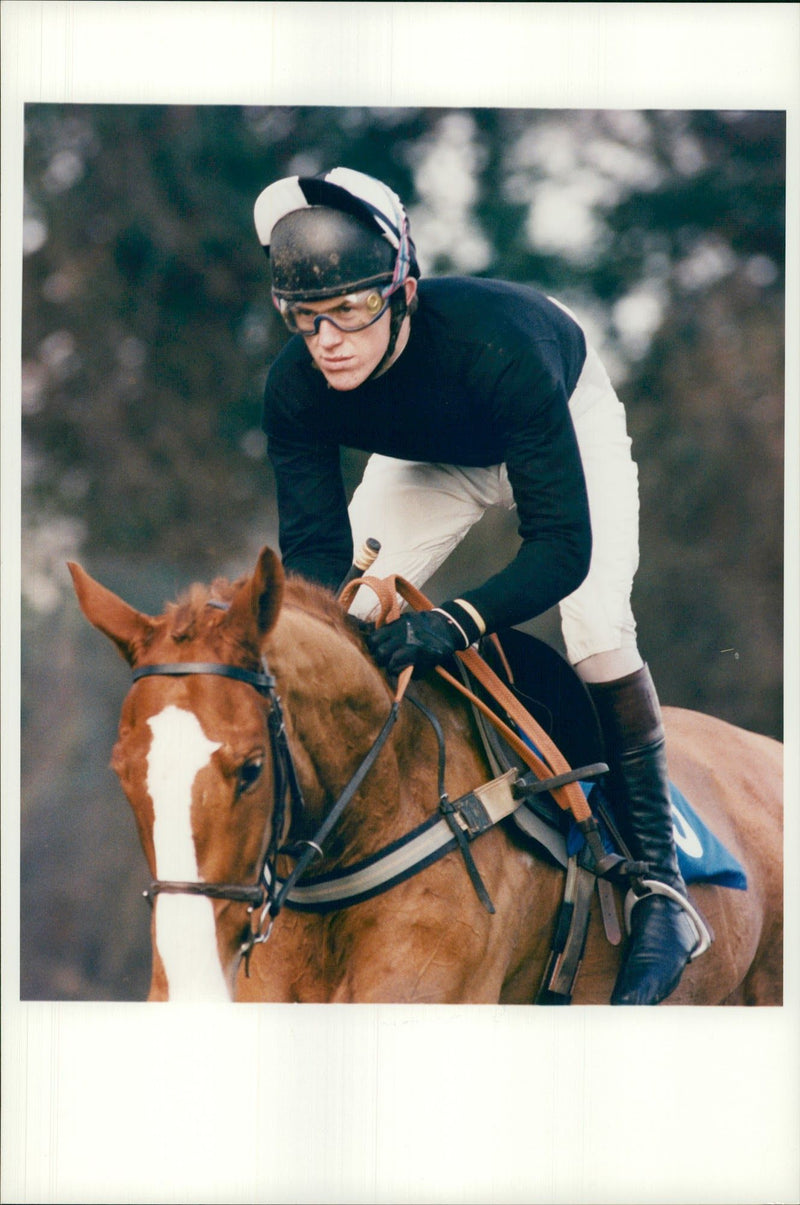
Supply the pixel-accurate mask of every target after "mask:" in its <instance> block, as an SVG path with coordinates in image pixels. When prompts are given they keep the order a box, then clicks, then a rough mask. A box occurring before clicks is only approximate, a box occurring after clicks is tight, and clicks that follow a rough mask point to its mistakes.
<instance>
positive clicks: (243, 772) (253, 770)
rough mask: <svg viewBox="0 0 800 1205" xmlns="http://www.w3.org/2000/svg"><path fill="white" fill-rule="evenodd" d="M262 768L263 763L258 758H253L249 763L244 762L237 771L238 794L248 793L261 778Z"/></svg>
mask: <svg viewBox="0 0 800 1205" xmlns="http://www.w3.org/2000/svg"><path fill="white" fill-rule="evenodd" d="M263 768H264V762H263V761H262V759H261V758H260V757H254V758H253V759H252V760H251V761H246V762H245V763H244V765H243V766H242V767H241V768H240V770H239V783H238V791H239V794H240V795H241V794H243V793H244V792H245V791H249V790H250V788H251V787H253V786H255V784H256V783H257V782H258V780H259V778H260V777H261V771H262V770H263Z"/></svg>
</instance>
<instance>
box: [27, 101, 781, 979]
mask: <svg viewBox="0 0 800 1205" xmlns="http://www.w3.org/2000/svg"><path fill="white" fill-rule="evenodd" d="M337 164H343V165H347V166H350V167H354V168H358V169H360V170H362V171H366V172H368V173H370V174H372V175H375V176H378V177H380V178H382V179H384V180H386V181H387V183H389V184H390V185H391V186H392V187H394V188H395V190H396V191H397V192H398V193H399V194H400V195H401V197H403V199H404V200H405V201H406V203H407V205H408V208H409V212H410V215H411V225H412V232H413V235H414V237H415V241H416V244H417V248H418V251H419V255H420V261H421V265H422V269H423V272H424V273H428V274H443V273H469V274H477V275H486V276H499V277H504V278H506V279H510V280H518V281H524V282H527V283H530V284H533V285H534V286H536V287H538V288H541V289H543V290H545V291H548V292H551V293H553V294H554V295H556V296H557V297H558V298H559V299H560V300H562V301H564V302H565V303H566V304H567V305H569V306H570V307H571V308H572V309H573V310H575V312H576V313H577V314H578V316H579V317H580V319H581V321H582V322H583V324H584V325H585V327H586V329H587V331H588V332H589V334H590V337H591V338H592V340H593V341H594V342H595V344H596V345H597V346H598V347H599V349H600V351H601V354H602V355H603V357H604V359H605V361H606V364H607V366H608V367H609V371H610V372H611V375H612V379H613V380H614V382H615V384H616V385H617V388H618V391H619V393H620V396H621V397H622V399H623V401H624V402H625V404H626V406H627V408H628V416H629V430H630V433H631V436H632V438H633V442H634V455H635V456H636V459H637V461H638V463H639V470H640V484H641V501H642V518H641V527H642V539H641V548H642V556H641V568H640V570H639V575H638V577H637V581H636V586H635V591H634V607H635V610H636V614H637V618H638V622H639V630H640V643H641V647H642V650H643V652H644V655H645V656H646V657H647V659H648V660H649V662H650V664H651V665H652V667H653V672H654V676H655V680H656V682H657V684H658V686H659V690H660V693H661V696H662V700H663V701H664V702H665V703H671V704H676V705H679V706H686V707H694V708H697V709H699V710H702V711H708V712H711V713H713V714H715V715H718V716H720V717H722V718H723V719H727V720H730V721H732V722H733V723H736V724H740V725H742V726H745V727H748V728H753V729H756V730H758V731H762V732H766V733H768V734H770V735H773V736H776V737H781V736H782V622H783V452H784V448H783V413H784V383H783V364H784V354H783V342H784V217H785V214H784V181H785V119H784V114H783V113H780V112H751V111H748V112H717V111H652V112H650V111H624V110H614V111H581V110H563V111H560V110H514V109H491V110H489V109H425V108H407V109H368V108H322V107H317V108H248V107H235V106H224V107H223V106H219V107H216V106H199V107H193V106H157V105H146V106H144V105H143V106H129V105H62V104H59V105H50V104H34V105H29V106H27V108H26V149H25V218H24V233H23V251H24V257H25V258H24V284H23V378H22V379H23V396H22V423H23V465H22V470H23V541H22V551H23V594H24V597H23V620H22V625H23V626H22V639H23V693H22V712H23V714H22V739H23V767H22V770H23V801H22V806H23V813H22V953H21V959H22V963H21V965H22V996H23V998H27V999H36V998H39V999H56V1000H58V999H61V1000H69V999H83V1000H91V999H107V1000H124V999H141V998H142V997H143V996H144V994H145V992H146V988H147V983H148V979H149V937H148V924H149V921H148V916H147V908H146V905H145V904H144V903H143V902H142V900H141V895H140V892H141V889H142V887H143V886H144V882H145V878H146V874H147V869H146V865H145V863H144V859H143V857H142V855H141V853H140V851H139V846H138V840H137V837H136V833H135V828H134V824H133V819H132V816H131V815H130V814H129V811H128V806H127V804H126V802H125V800H124V797H123V795H122V792H121V789H120V788H119V786H118V784H117V782H116V779H115V778H114V777H113V775H112V774H111V772H110V770H109V769H108V768H107V766H108V759H109V756H110V751H111V746H112V744H113V741H114V736H115V730H116V723H117V718H118V714H119V707H120V704H121V701H122V698H123V696H124V694H125V691H126V690H127V685H128V678H127V673H126V671H125V668H124V666H123V664H122V662H121V661H120V660H119V658H118V657H117V656H116V654H115V652H114V651H113V649H112V647H111V645H110V644H108V643H107V642H106V641H104V640H103V638H102V637H101V636H99V635H98V634H97V633H96V632H94V631H93V630H92V629H90V628H89V627H88V625H87V624H86V623H85V621H84V620H83V618H82V616H80V614H79V612H78V608H77V605H76V603H75V600H74V597H73V595H72V593H71V589H70V586H69V579H68V575H67V572H66V569H65V565H64V562H65V561H66V560H67V559H68V558H75V559H79V560H80V561H81V562H82V563H83V564H84V565H85V566H86V567H87V568H88V569H89V571H90V572H92V573H93V574H94V575H95V576H97V577H99V578H100V579H101V580H102V581H103V582H104V583H105V584H107V585H108V586H110V587H111V588H112V589H115V590H117V591H118V592H120V593H122V594H123V595H124V597H125V598H126V599H127V600H128V601H129V602H131V603H133V604H134V605H136V606H138V607H141V608H143V609H145V610H149V611H151V612H153V613H158V612H160V610H161V609H162V606H163V603H164V602H165V601H166V600H167V599H169V598H171V597H174V596H175V595H176V594H177V593H178V592H180V591H181V590H182V589H183V588H184V587H185V586H186V585H188V584H189V582H190V581H191V580H194V579H203V580H209V579H210V578H211V577H214V576H216V575H218V574H220V573H225V574H228V575H229V576H231V577H233V576H238V574H239V573H241V572H244V571H245V570H246V569H247V568H249V566H250V564H251V562H252V561H253V560H254V558H255V555H256V553H257V551H258V549H259V548H260V546H261V545H262V544H263V543H271V544H273V545H274V546H276V544H277V536H276V533H277V521H276V515H275V507H274V499H273V482H272V479H271V475H270V471H269V468H268V465H267V462H266V459H265V446H264V439H263V436H262V434H261V430H260V408H261V395H262V391H263V385H264V380H265V377H266V373H267V369H268V367H269V364H270V362H271V360H272V359H273V358H274V356H275V355H276V354H277V352H278V350H279V349H280V347H281V346H282V345H283V343H284V340H285V338H286V334H285V332H284V330H283V328H282V326H281V323H280V322H279V320H278V319H277V316H276V314H275V312H274V310H273V308H272V305H271V301H270V297H269V280H268V271H267V266H266V262H265V259H264V256H263V252H262V251H261V248H260V247H259V245H258V242H257V239H256V237H255V233H254V228H253V221H252V207H253V203H254V201H255V198H256V196H257V195H258V193H259V192H260V191H261V189H262V188H263V187H265V185H266V184H268V183H270V182H271V181H272V180H274V179H276V178H278V177H280V176H283V175H291V174H295V173H313V172H316V171H321V170H324V169H325V168H328V167H332V166H335V165H337ZM344 463H345V469H346V473H347V480H348V483H349V485H350V487H351V488H352V486H354V484H355V482H356V481H357V479H358V476H359V473H360V471H361V468H362V466H363V457H362V456H361V455H360V454H357V453H351V452H345V453H344ZM515 542H516V533H515V531H514V526H513V522H512V523H511V524H509V522H508V519H507V518H501V517H499V516H496V515H492V514H490V515H488V516H487V517H486V518H485V520H483V521H482V523H481V524H479V525H478V528H477V529H476V531H475V532H474V533H473V534H472V536H471V537H470V538H469V539H468V541H467V542H466V543H465V546H463V547H462V549H461V550H460V551H459V553H457V554H456V555H454V556H453V558H452V559H451V562H450V563H449V564H448V565H447V566H445V567H444V568H443V569H442V570H441V571H440V572H439V574H438V575H437V577H436V578H435V579H434V580H433V582H431V583H429V590H430V593H431V594H433V595H434V597H442V596H444V595H445V594H446V593H449V592H450V590H452V589H457V588H458V586H459V584H462V585H466V584H467V583H469V582H471V581H472V582H474V581H475V580H476V578H480V577H481V575H484V574H486V575H488V573H490V572H492V571H494V570H495V569H496V568H497V567H498V558H500V559H502V558H503V557H510V556H511V555H512V554H513V551H514V548H515ZM530 626H531V629H532V630H534V631H537V632H538V633H539V634H540V635H542V636H544V637H545V638H546V639H549V640H551V642H553V643H554V644H556V646H557V647H560V644H559V641H560V636H559V633H558V624H557V621H556V619H555V617H554V616H553V615H549V616H545V617H543V618H542V619H541V620H540V621H537V622H536V623H535V624H533V625H530Z"/></svg>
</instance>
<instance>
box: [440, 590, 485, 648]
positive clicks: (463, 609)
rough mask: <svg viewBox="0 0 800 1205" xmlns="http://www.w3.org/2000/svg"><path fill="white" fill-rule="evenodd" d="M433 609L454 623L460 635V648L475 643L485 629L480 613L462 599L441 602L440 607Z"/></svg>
mask: <svg viewBox="0 0 800 1205" xmlns="http://www.w3.org/2000/svg"><path fill="white" fill-rule="evenodd" d="M434 609H435V610H436V611H438V612H439V613H440V614H441V615H445V616H446V617H447V618H448V619H449V620H450V622H451V623H453V624H455V626H456V628H457V629H458V631H459V634H460V636H461V637H462V646H461V647H462V649H468V648H469V647H470V645H473V644H475V643H476V641H478V640H480V638H481V636H482V635H483V633H484V632H485V630H486V625H485V624H484V622H483V620H482V619H481V616H480V614H479V613H478V612H477V611H476V610H475V608H474V607H473V606H471V605H470V604H469V603H465V602H464V601H463V600H462V599H456V600H451V601H449V602H443V603H442V605H441V606H440V607H436V608H434Z"/></svg>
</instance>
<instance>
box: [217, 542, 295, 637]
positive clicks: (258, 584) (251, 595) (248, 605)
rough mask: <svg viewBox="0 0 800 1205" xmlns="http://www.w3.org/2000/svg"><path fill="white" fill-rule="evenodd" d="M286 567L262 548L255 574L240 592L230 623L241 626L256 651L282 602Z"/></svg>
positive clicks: (232, 604) (243, 584) (269, 551)
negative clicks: (284, 568)
mask: <svg viewBox="0 0 800 1205" xmlns="http://www.w3.org/2000/svg"><path fill="white" fill-rule="evenodd" d="M284 580H285V578H284V572H283V566H282V565H281V563H280V561H279V560H278V558H277V556H276V555H275V553H274V552H273V551H272V549H271V548H262V549H261V552H260V553H259V556H258V560H257V561H256V567H255V569H254V570H253V574H252V576H251V577H249V578H248V579H247V580H246V581H245V582H243V583H242V585H241V586H240V587H239V589H238V590H237V592H236V594H235V595H234V596H233V599H232V601H231V605H230V609H229V611H228V623H230V624H236V625H238V626H239V627H240V628H241V629H242V630H243V633H244V634H245V636H247V635H249V636H250V637H251V639H252V640H253V643H254V645H255V647H256V648H260V647H261V641H262V640H263V639H264V637H265V636H266V635H267V633H268V632H269V631H271V629H272V627H273V626H274V624H275V620H276V619H277V618H278V612H279V611H280V609H281V602H282V601H283V584H284Z"/></svg>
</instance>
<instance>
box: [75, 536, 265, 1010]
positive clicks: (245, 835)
mask: <svg viewBox="0 0 800 1205" xmlns="http://www.w3.org/2000/svg"><path fill="white" fill-rule="evenodd" d="M69 568H70V571H71V573H72V577H73V582H74V586H75V591H76V594H77V597H78V601H79V603H80V606H81V609H82V610H83V613H84V615H85V616H86V618H87V619H88V620H89V622H90V623H92V624H93V625H94V626H95V627H96V628H98V629H99V631H101V632H103V633H104V634H105V635H106V636H108V637H109V639H111V640H112V641H113V642H114V644H115V645H116V646H117V648H118V649H119V651H120V652H121V654H122V656H123V657H124V658H125V660H126V661H127V662H128V664H129V665H131V667H132V668H133V670H134V678H135V681H134V684H133V686H132V687H131V689H130V691H129V693H128V696H127V698H126V699H125V702H124V705H123V708H122V715H121V719H120V726H119V737H118V740H117V743H116V746H115V748H114V753H113V758H112V765H113V768H114V770H115V771H116V773H117V774H118V775H119V778H120V781H121V783H122V786H123V788H124V790H125V793H126V795H127V797H128V799H129V801H130V803H131V806H132V808H133V811H134V813H135V816H136V822H137V825H138V828H139V833H140V837H141V841H142V846H143V849H144V852H145V855H146V857H147V860H148V863H149V866H150V870H151V873H152V876H153V879H154V880H157V881H161V882H165V881H169V882H172V883H176V882H185V883H189V884H195V885H197V884H206V885H207V884H220V883H224V884H240V885H248V884H249V885H251V886H254V885H255V884H256V881H257V879H258V875H259V870H260V867H261V861H262V859H263V857H264V853H265V850H266V845H267V842H268V841H269V839H270V835H271V823H272V817H273V802H274V800H273V796H274V791H273V774H274V765H273V756H271V750H270V740H269V733H268V720H267V717H268V713H269V711H270V701H269V690H268V689H265V687H266V684H267V683H268V682H269V679H268V676H267V675H266V674H265V671H264V667H263V666H262V663H261V657H262V650H263V645H264V641H265V639H266V637H267V635H268V633H269V632H270V630H271V629H272V627H273V625H274V624H275V621H276V619H277V617H278V612H279V610H280V606H281V601H282V596H283V587H284V578H283V571H282V569H281V566H280V563H279V562H278V559H277V557H276V556H275V555H274V553H272V552H271V551H270V550H269V549H266V548H265V549H264V550H263V551H262V552H261V554H260V556H259V558H258V562H257V564H256V568H255V570H254V572H253V574H252V575H251V576H250V577H247V578H245V579H242V580H240V581H239V582H236V583H234V584H233V585H230V584H229V583H227V582H223V581H219V582H216V583H214V584H213V585H212V587H211V588H210V589H208V588H206V587H200V586H195V587H192V589H191V591H190V592H189V593H188V594H187V595H186V596H185V597H184V599H183V600H180V601H178V602H177V603H174V604H172V605H170V606H169V607H168V608H167V609H166V611H165V613H164V614H163V615H162V616H160V617H158V618H153V617H151V616H149V615H145V614H143V613H142V612H140V611H137V610H136V609H135V608H133V607H131V606H130V605H129V604H128V603H126V602H123V600H122V599H120V598H118V597H117V595H115V594H114V593H113V592H112V591H110V590H108V589H107V588H106V587H104V586H102V585H100V584H99V583H98V582H96V581H94V580H93V579H92V578H91V577H90V576H89V575H88V574H87V573H86V572H85V571H84V570H83V569H82V568H81V567H80V566H79V565H76V564H70V566H69ZM197 663H200V665H201V666H207V665H208V664H209V663H213V664H215V665H218V666H224V667H227V668H228V669H230V668H232V669H233V670H234V671H237V670H239V671H242V674H241V676H240V677H231V676H227V675H226V676H220V675H219V674H215V673H212V672H190V673H186V674H185V675H184V674H182V673H180V672H179V671H180V669H181V668H183V669H187V668H188V667H189V666H190V665H194V666H197ZM281 836H283V833H282V832H281V833H279V834H278V837H281ZM229 894H232V895H233V898H226V897H225V896H224V895H223V896H221V897H220V898H208V897H204V896H203V895H198V894H194V895H193V894H170V893H169V892H168V891H165V892H164V893H163V894H158V895H156V897H155V900H154V909H153V981H152V986H151V998H162V999H164V998H169V999H175V998H179V997H181V996H183V997H185V998H186V997H191V998H195V999H196V998H207V999H229V998H230V997H231V995H232V990H233V981H234V977H235V973H236V967H237V963H238V952H239V948H240V943H241V941H242V937H243V935H244V934H245V932H246V931H247V930H248V929H249V924H250V917H249V914H248V910H247V899H244V900H243V899H242V898H241V897H239V898H236V896H235V894H233V893H229Z"/></svg>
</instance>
